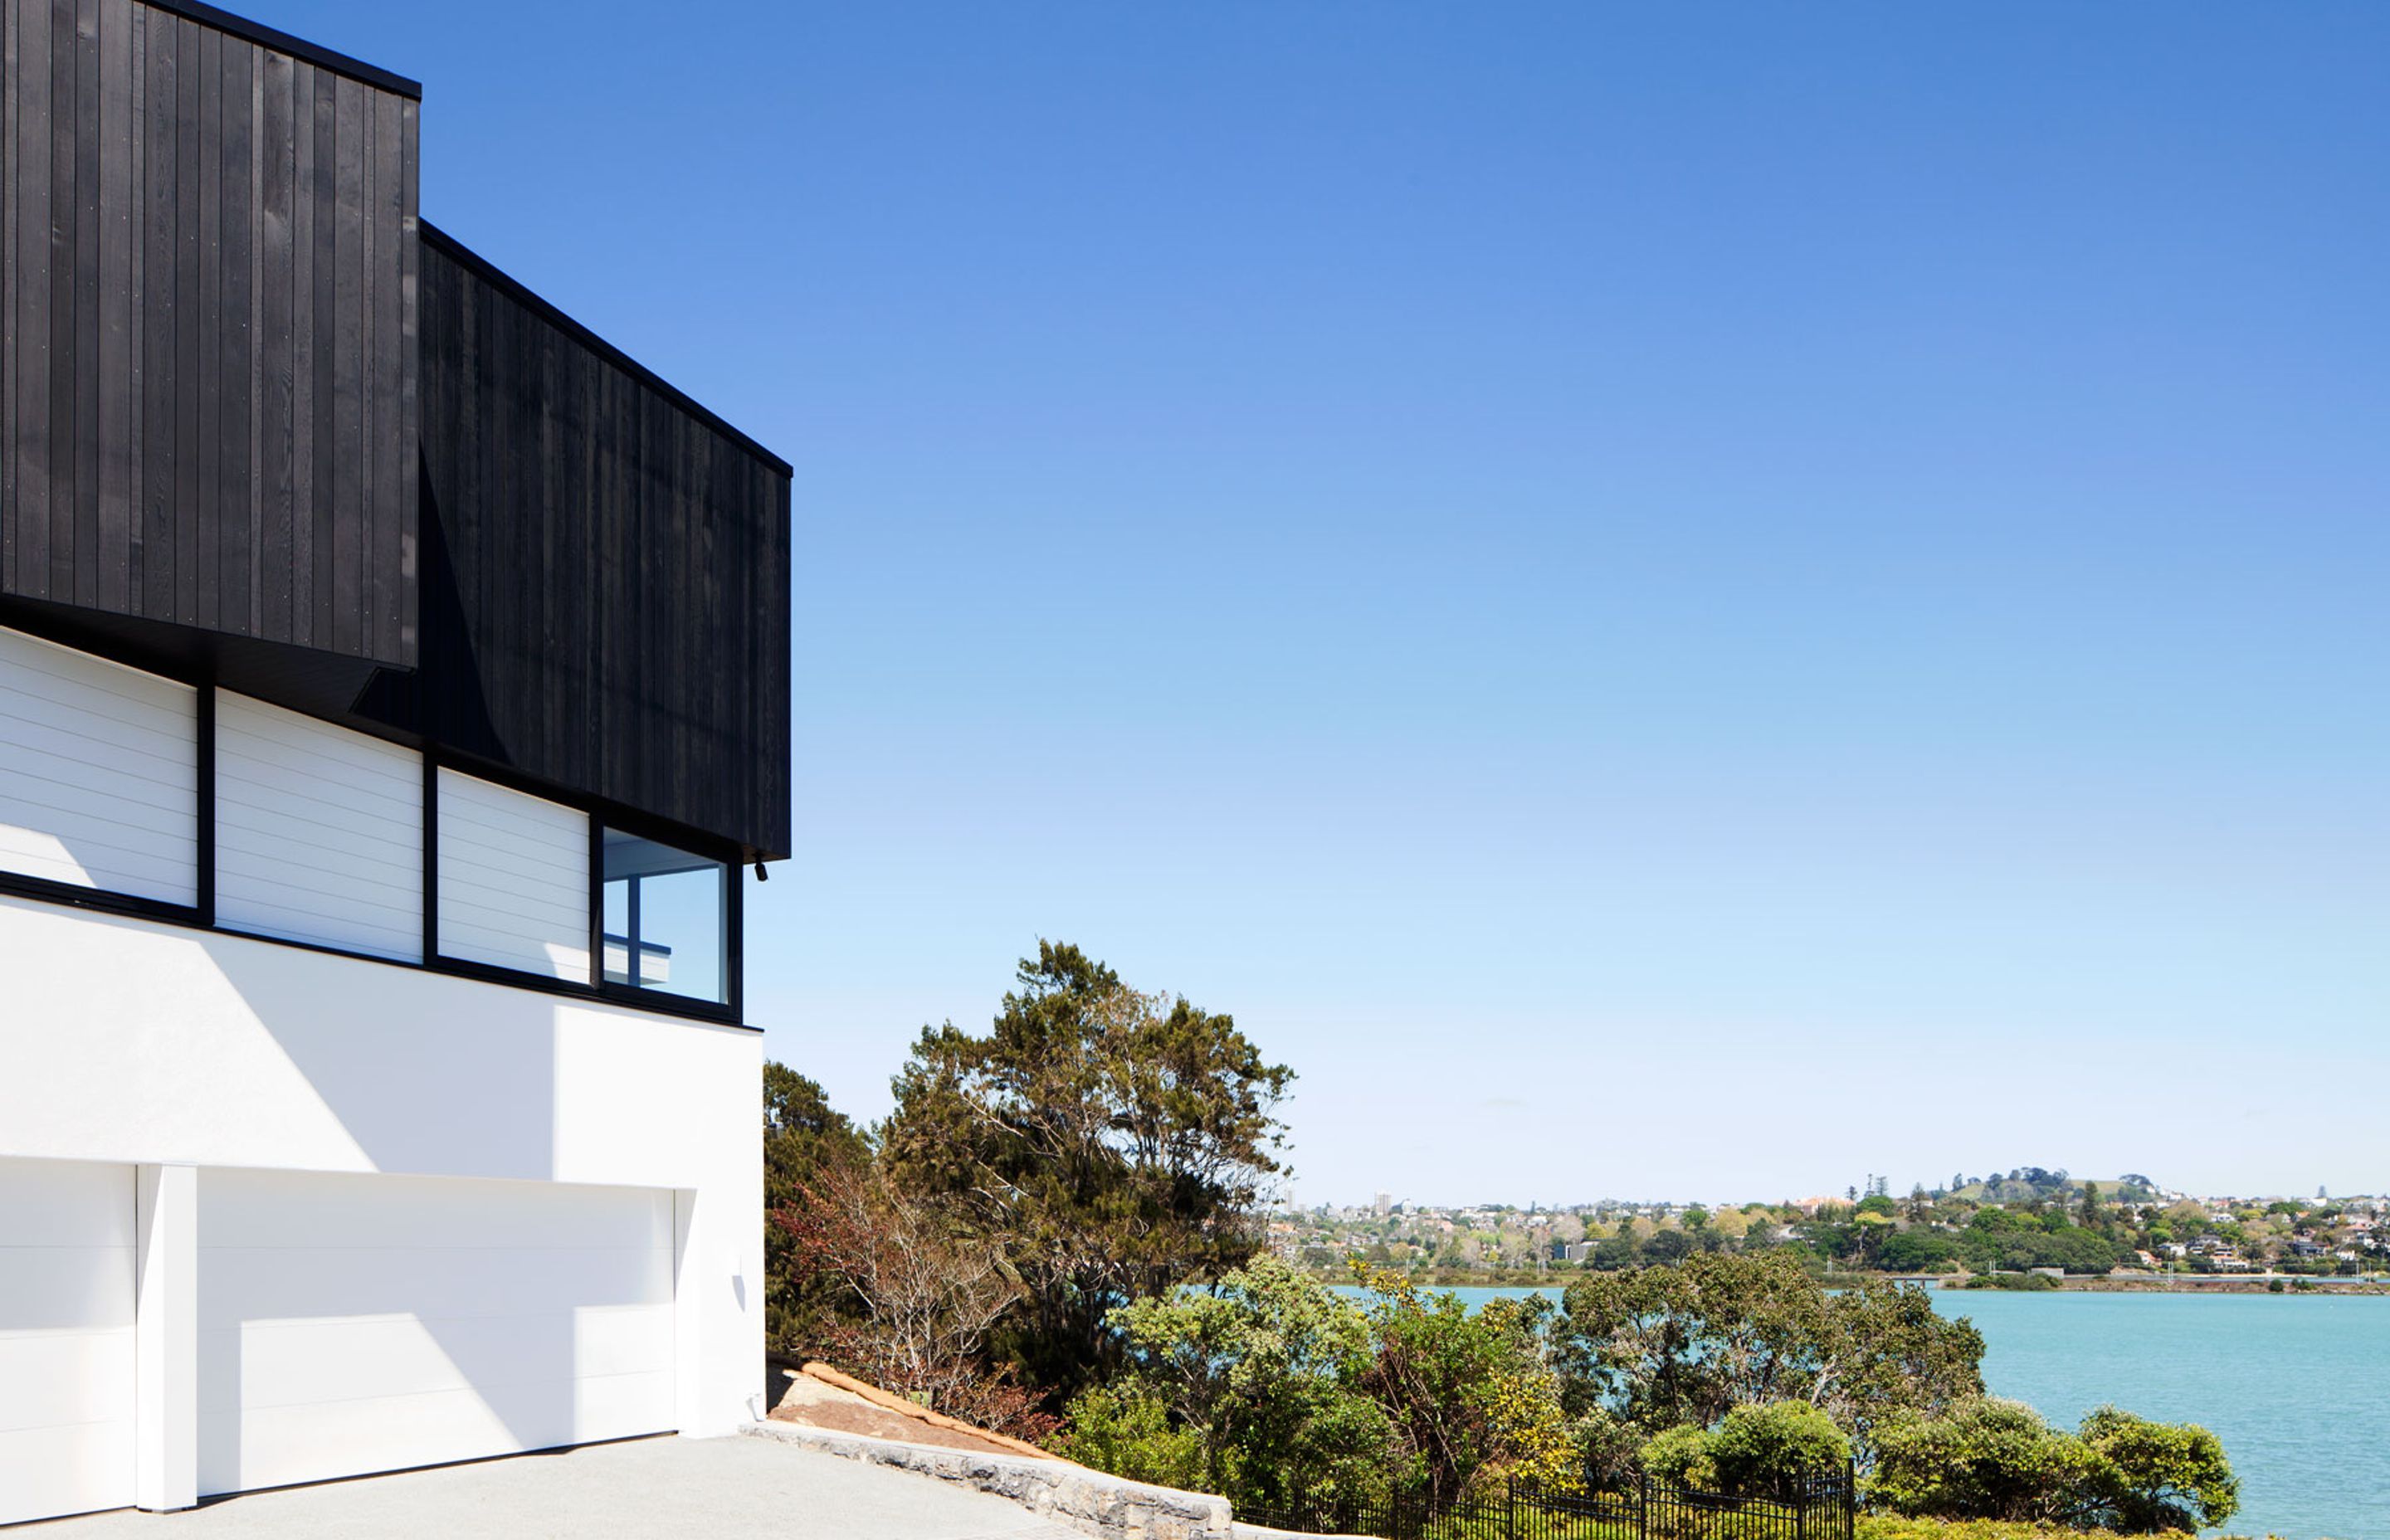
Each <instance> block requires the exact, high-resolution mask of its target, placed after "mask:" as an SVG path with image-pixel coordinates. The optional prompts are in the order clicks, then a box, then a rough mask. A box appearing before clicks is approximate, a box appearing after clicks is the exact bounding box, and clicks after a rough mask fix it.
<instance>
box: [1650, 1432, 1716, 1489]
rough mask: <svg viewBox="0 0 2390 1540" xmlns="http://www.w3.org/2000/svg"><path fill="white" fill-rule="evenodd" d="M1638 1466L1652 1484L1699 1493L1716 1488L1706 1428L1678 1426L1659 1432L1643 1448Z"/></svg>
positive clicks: (1708, 1435) (1713, 1465)
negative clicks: (1654, 1482)
mask: <svg viewBox="0 0 2390 1540" xmlns="http://www.w3.org/2000/svg"><path fill="white" fill-rule="evenodd" d="M1639 1463H1640V1464H1641V1465H1642V1467H1643V1473H1644V1474H1645V1475H1647V1476H1650V1477H1651V1479H1652V1480H1653V1481H1658V1482H1668V1483H1669V1484H1671V1485H1673V1486H1690V1487H1693V1488H1696V1489H1698V1490H1700V1491H1703V1492H1707V1491H1711V1490H1713V1489H1715V1487H1716V1485H1717V1467H1716V1466H1715V1464H1713V1463H1712V1462H1711V1459H1710V1433H1709V1430H1708V1429H1706V1428H1696V1427H1693V1426H1692V1425H1691V1424H1690V1423H1680V1424H1679V1425H1677V1427H1674V1428H1664V1429H1662V1430H1661V1431H1659V1432H1657V1433H1655V1434H1653V1435H1652V1436H1651V1440H1650V1441H1649V1442H1647V1443H1646V1444H1644V1445H1643V1451H1642V1454H1641V1456H1640V1458H1639Z"/></svg>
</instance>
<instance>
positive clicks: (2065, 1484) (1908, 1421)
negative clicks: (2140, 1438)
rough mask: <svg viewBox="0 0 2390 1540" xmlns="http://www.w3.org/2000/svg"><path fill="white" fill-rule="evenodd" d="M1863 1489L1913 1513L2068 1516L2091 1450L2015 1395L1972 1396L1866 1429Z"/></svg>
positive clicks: (2081, 1502) (2081, 1500)
mask: <svg viewBox="0 0 2390 1540" xmlns="http://www.w3.org/2000/svg"><path fill="white" fill-rule="evenodd" d="M1874 1443H1875V1451H1874V1452H1875V1462H1874V1469H1873V1472H1872V1474H1871V1476H1870V1480H1869V1482H1868V1495H1869V1498H1870V1500H1871V1501H1873V1502H1875V1503H1879V1504H1881V1505H1882V1506H1884V1507H1886V1508H1891V1509H1892V1510H1893V1511H1894V1512H1895V1513H1899V1514H1904V1515H1907V1516H1908V1517H1910V1518H1915V1519H2001V1520H2009V1521H2023V1522H2030V1523H2061V1524H2068V1523H2075V1522H2078V1521H2082V1520H2084V1519H2086V1518H2088V1508H2089V1506H2090V1505H2089V1503H2088V1499H2087V1488H2088V1484H2089V1482H2091V1481H2092V1480H2093V1478H2094V1477H2095V1476H2096V1475H2097V1474H2098V1471H2099V1465H2100V1461H2099V1457H2098V1456H2096V1455H2094V1454H2093V1453H2092V1452H2091V1451H2090V1449H2088V1447H2086V1446H2085V1445H2084V1444H2083V1441H2082V1440H2080V1439H2077V1438H2075V1437H2073V1436H2072V1435H2070V1434H2067V1433H2064V1432H2061V1431H2059V1430H2057V1429H2054V1428H2052V1427H2050V1426H2049V1423H2047V1422H2045V1421H2043V1420H2042V1419H2041V1417H2040V1415H2039V1414H2038V1413H2037V1412H2035V1411H2034V1410H2033V1408H2032V1407H2030V1406H2027V1405H2024V1404H2023V1403H2022V1402H2016V1401H2002V1400H1998V1399H1997V1398H1995V1397H1991V1396H1976V1397H1972V1398H1970V1399H1968V1400H1966V1401H1963V1402H1960V1403H1958V1404H1956V1405H1953V1406H1951V1407H1950V1408H1948V1409H1947V1411H1946V1412H1945V1413H1943V1414H1942V1415H1940V1416H1937V1417H1907V1418H1895V1419H1894V1420H1892V1421H1890V1422H1888V1423H1887V1424H1886V1425H1884V1426H1883V1427H1882V1428H1879V1429H1878V1430H1877V1431H1876V1437H1875V1440H1874Z"/></svg>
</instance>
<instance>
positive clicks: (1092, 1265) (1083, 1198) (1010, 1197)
mask: <svg viewBox="0 0 2390 1540" xmlns="http://www.w3.org/2000/svg"><path fill="white" fill-rule="evenodd" d="M1292 1079H1293V1074H1292V1072H1291V1071H1289V1070H1288V1069H1287V1068H1286V1067H1285V1066H1283V1065H1275V1064H1269V1063H1266V1062H1265V1061H1264V1060H1263V1059H1262V1056H1261V1054H1260V1052H1259V1050H1258V1049H1256V1048H1255V1047H1254V1046H1253V1043H1252V1042H1251V1041H1249V1040H1248V1039H1247V1038H1246V1037H1245V1036H1244V1035H1243V1034H1242V1033H1240V1032H1238V1031H1237V1029H1236V1024H1235V1022H1234V1021H1233V1020H1231V1019H1230V1018H1228V1017H1227V1016H1225V1015H1215V1014H1214V1013H1211V1012H1208V1011H1204V1010H1201V1009H1199V1008H1198V1007H1195V1006H1193V1005H1190V1004H1189V1003H1188V1002H1187V1001H1186V1000H1183V999H1178V998H1175V997H1171V996H1165V995H1145V994H1139V993H1137V992H1136V991H1134V990H1131V989H1129V988H1128V987H1127V986H1125V985H1124V984H1123V983H1122V982H1121V981H1120V978H1119V976H1118V975H1116V974H1115V973H1113V971H1112V970H1111V969H1109V968H1106V967H1105V966H1103V965H1102V964H1101V963H1099V962H1097V961H1096V960H1094V959H1093V958H1091V957H1088V956H1086V954H1084V953H1082V952H1081V951H1080V950H1079V949H1078V948H1077V947H1074V946H1066V945H1057V944H1055V943H1047V942H1041V943H1038V955H1037V956H1036V957H1035V958H1034V960H1024V961H1023V962H1022V965H1021V969H1020V973H1019V988H1018V989H1017V990H1015V991H1014V992H1013V993H1011V994H1009V995H1006V996H1005V997H1004V1004H1003V1009H1002V1011H1001V1012H1000V1013H999V1014H998V1015H997V1017H996V1021H995V1024H994V1027H993V1029H992V1030H991V1031H990V1032H989V1033H988V1034H987V1035H986V1036H984V1037H974V1036H971V1035H970V1034H968V1033H962V1032H958V1031H957V1030H956V1029H955V1028H954V1027H953V1026H952V1025H951V1024H950V1025H947V1026H944V1027H940V1028H934V1029H925V1030H924V1031H923V1032H922V1033H921V1036H920V1039H919V1041H918V1042H917V1043H916V1044H915V1045H914V1047H913V1052H912V1056H911V1058H910V1059H908V1060H907V1062H906V1065H905V1067H904V1070H903V1072H901V1073H899V1074H898V1076H897V1077H896V1080H895V1087H894V1088H895V1092H896V1110H895V1112H894V1114H893V1117H892V1118H891V1119H890V1121H889V1123H888V1124H887V1125H886V1127H885V1129H884V1130H883V1132H882V1135H881V1146H882V1149H883V1150H884V1152H885V1155H886V1158H887V1160H888V1161H889V1163H890V1165H891V1167H892V1169H893V1171H894V1172H895V1173H896V1174H897V1175H898V1177H899V1178H900V1180H901V1181H902V1182H903V1183H904V1185H905V1186H906V1187H908V1188H909V1189H911V1190H913V1191H916V1192H919V1193H920V1194H923V1195H925V1196H927V1197H929V1198H931V1199H932V1200H936V1201H938V1202H940V1203H942V1204H944V1205H948V1206H950V1207H951V1208H952V1209H953V1210H954V1211H955V1212H957V1213H960V1214H963V1215H966V1216H968V1219H969V1222H970V1227H971V1229H972V1230H974V1231H975V1232H976V1233H977V1234H979V1235H981V1236H984V1237H987V1238H992V1239H1000V1240H1001V1243H1002V1244H1003V1246H1004V1248H1005V1252H1006V1256H1007V1258H1008V1264H1009V1267H1010V1268H1011V1269H1012V1270H1013V1272H1014V1273H1015V1274H1016V1275H1017V1276H1018V1277H1019V1278H1020V1280H1021V1282H1022V1288H1023V1290H1024V1297H1023V1299H1022V1305H1021V1308H1020V1310H1019V1311H1018V1312H1016V1313H1015V1314H1014V1315H1012V1316H1011V1317H1009V1319H1008V1320H1007V1321H1006V1322H1005V1323H1004V1327H1003V1329H1002V1333H1001V1341H1000V1343H999V1348H1000V1351H1002V1352H1003V1353H1004V1354H1006V1355H1007V1356H1009V1358H1010V1359H1011V1360H1012V1361H1014V1362H1016V1363H1018V1364H1019V1365H1020V1366H1021V1367H1022V1369H1023V1370H1024V1372H1025V1373H1026V1374H1027V1376H1028V1378H1029V1379H1030V1380H1032V1381H1033V1382H1034V1383H1036V1384H1038V1385H1041V1386H1045V1387H1048V1388H1050V1390H1051V1391H1052V1392H1053V1394H1054V1395H1055V1397H1056V1399H1057V1400H1060V1399H1063V1398H1067V1396H1068V1395H1069V1394H1070V1393H1071V1392H1075V1391H1077V1390H1079V1389H1082V1388H1084V1387H1085V1386H1086V1385H1087V1384H1089V1383H1091V1382H1092V1381H1094V1380H1096V1379H1097V1378H1099V1371H1100V1370H1102V1369H1104V1368H1107V1367H1116V1366H1117V1364H1118V1362H1119V1356H1120V1348H1119V1345H1118V1340H1117V1339H1116V1338H1114V1336H1113V1335H1112V1333H1111V1329H1110V1328H1108V1327H1107V1326H1106V1324H1105V1322H1106V1318H1107V1316H1108V1315H1110V1313H1111V1311H1112V1310H1114V1309H1116V1308H1117V1307H1119V1306H1121V1305H1124V1304H1127V1303H1130V1302H1132V1301H1135V1300H1139V1299H1154V1298H1161V1297H1163V1296H1166V1295H1168V1294H1169V1293H1170V1292H1171V1291H1172V1290H1174V1289H1176V1287H1177V1285H1178V1284H1180V1283H1181V1282H1183V1281H1186V1280H1189V1279H1202V1278H1215V1277H1221V1276H1222V1275H1224V1274H1226V1273H1227V1272H1229V1271H1230V1270H1232V1269H1234V1268H1236V1267H1237V1266H1239V1265H1240V1264H1243V1263H1245V1262H1246V1261H1248V1260H1249V1259H1250V1258H1252V1257H1253V1254H1254V1252H1255V1251H1256V1250H1257V1248H1258V1226H1257V1224H1256V1221H1255V1215H1256V1213H1257V1207H1258V1203H1259V1201H1260V1200H1261V1198H1262V1197H1263V1195H1264V1193H1265V1190H1266V1184H1267V1182H1268V1181H1269V1180H1270V1179H1271V1178H1272V1177H1273V1176H1274V1175H1275V1174H1277V1173H1278V1172H1279V1163H1278V1160H1277V1152H1278V1150H1279V1149H1280V1148H1281V1139H1282V1135H1283V1132H1284V1129H1283V1125H1282V1124H1281V1123H1279V1119H1278V1117H1277V1108H1278V1105H1279V1100H1280V1098H1281V1097H1283V1096H1284V1095H1285V1093H1286V1089H1287V1087H1288V1085H1289V1084H1290V1083H1291V1081H1292Z"/></svg>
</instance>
